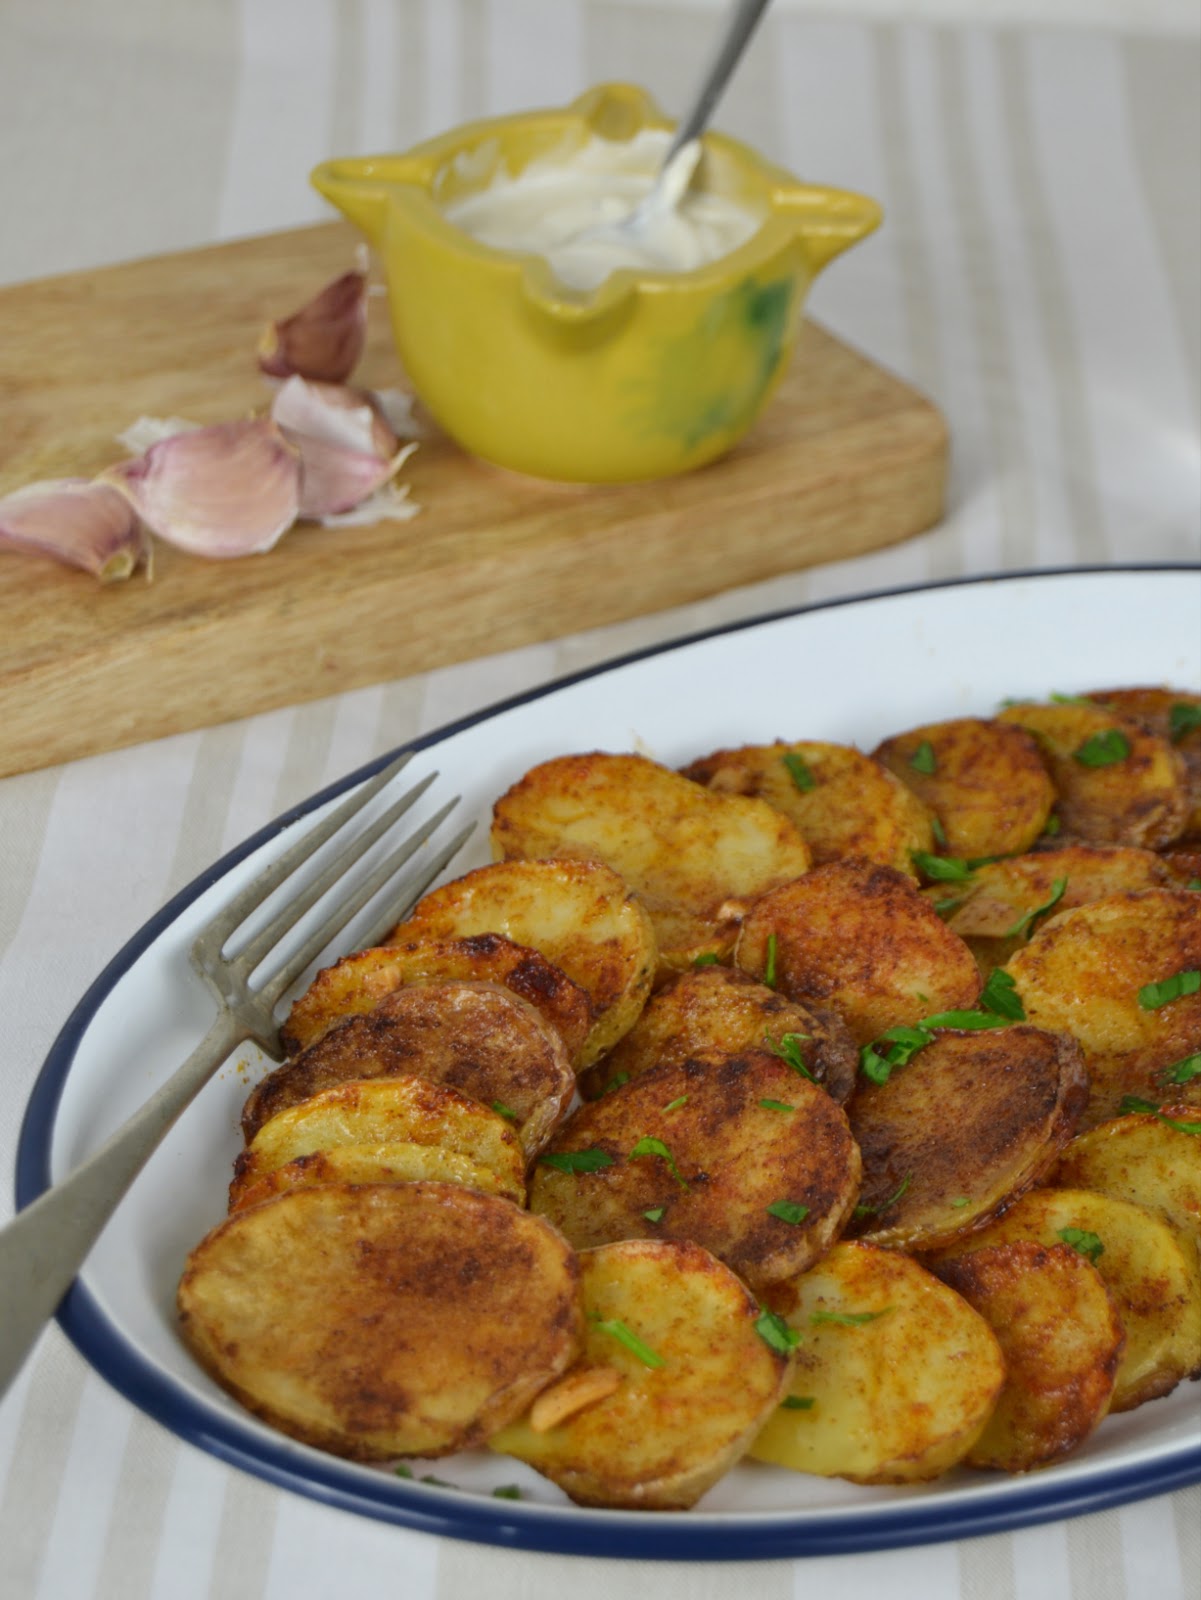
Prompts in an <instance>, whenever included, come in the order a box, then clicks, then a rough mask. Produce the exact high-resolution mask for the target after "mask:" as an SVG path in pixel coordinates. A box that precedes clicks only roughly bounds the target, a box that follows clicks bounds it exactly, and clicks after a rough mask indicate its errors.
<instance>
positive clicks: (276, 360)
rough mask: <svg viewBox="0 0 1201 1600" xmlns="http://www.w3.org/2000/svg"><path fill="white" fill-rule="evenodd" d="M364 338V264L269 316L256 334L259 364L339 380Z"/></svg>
mask: <svg viewBox="0 0 1201 1600" xmlns="http://www.w3.org/2000/svg"><path fill="white" fill-rule="evenodd" d="M366 342H367V267H366V262H365V260H364V259H363V258H362V257H360V262H359V265H358V267H357V268H356V269H355V270H354V271H353V272H344V273H343V274H342V276H341V277H340V278H335V279H334V280H333V282H332V283H327V284H326V286H325V288H324V289H322V290H321V292H320V294H318V295H315V296H314V298H313V299H312V300H310V301H309V302H308V304H307V305H304V306H301V308H300V310H299V311H295V312H293V313H292V315H291V316H290V317H285V318H284V319H283V321H282V322H273V323H271V324H270V326H269V327H267V328H266V329H265V330H264V332H263V335H262V337H261V338H260V340H259V348H258V359H259V367H260V368H261V370H262V371H263V372H265V373H266V374H267V376H268V377H269V378H290V377H292V376H293V375H297V376H299V377H302V378H315V379H317V380H319V381H321V382H324V383H342V382H344V381H345V380H346V379H347V378H349V377H350V374H351V373H352V372H353V371H354V369H355V367H356V366H357V365H358V363H359V358H360V357H361V356H362V354H363V346H364V345H365V344H366Z"/></svg>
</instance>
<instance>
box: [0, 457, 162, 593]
mask: <svg viewBox="0 0 1201 1600" xmlns="http://www.w3.org/2000/svg"><path fill="white" fill-rule="evenodd" d="M0 549H7V550H22V551H27V552H28V553H30V554H33V555H45V556H51V557H53V558H54V560H56V561H61V562H64V563H65V564H66V565H67V566H72V567H81V568H82V569H83V570H84V571H85V572H90V573H91V574H92V575H93V576H94V577H96V578H99V579H100V581H101V583H112V582H114V581H115V580H117V579H120V578H128V577H129V575H130V573H131V572H132V571H133V570H134V568H135V567H136V566H137V565H138V563H139V562H140V561H143V560H146V559H147V558H148V555H149V543H148V541H147V538H146V533H145V530H144V528H143V527H142V525H141V523H140V522H139V520H138V517H137V513H136V511H135V509H134V507H133V506H131V505H130V504H129V502H128V501H127V500H126V499H125V498H124V496H122V495H120V494H118V492H117V491H116V489H114V488H112V487H111V486H110V485H109V484H106V483H98V482H93V481H92V480H91V479H88V478H52V479H49V480H47V481H45V482H43V483H31V484H29V485H28V486H27V487H26V488H24V489H18V490H16V491H15V493H13V494H10V495H6V496H5V497H4V498H3V499H0Z"/></svg>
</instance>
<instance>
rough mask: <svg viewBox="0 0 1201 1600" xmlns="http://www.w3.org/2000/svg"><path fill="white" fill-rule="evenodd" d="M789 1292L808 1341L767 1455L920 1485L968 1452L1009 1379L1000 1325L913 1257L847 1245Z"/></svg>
mask: <svg viewBox="0 0 1201 1600" xmlns="http://www.w3.org/2000/svg"><path fill="white" fill-rule="evenodd" d="M777 1294H778V1295H779V1296H780V1305H781V1309H785V1300H784V1298H783V1297H784V1296H785V1295H786V1296H787V1302H788V1303H787V1307H786V1315H787V1318H788V1321H789V1322H790V1323H791V1325H792V1326H793V1328H795V1329H796V1331H797V1332H798V1333H799V1334H800V1335H801V1342H800V1344H799V1345H798V1346H797V1351H796V1358H795V1359H796V1367H795V1371H794V1373H793V1378H792V1386H791V1387H792V1393H791V1395H790V1397H789V1399H788V1400H786V1401H785V1402H784V1404H783V1405H782V1406H781V1407H780V1408H779V1410H777V1411H776V1412H775V1413H774V1414H773V1415H772V1417H771V1419H770V1421H769V1422H768V1423H767V1425H766V1427H765V1428H764V1429H763V1431H762V1433H761V1434H760V1435H759V1437H758V1438H757V1439H756V1440H755V1442H754V1444H753V1445H752V1446H751V1449H750V1454H751V1455H752V1456H753V1457H754V1458H755V1459H756V1460H758V1461H771V1462H774V1463H776V1464H777V1465H778V1466H782V1467H791V1468H792V1469H793V1471H794V1472H811V1473H816V1474H818V1475H819V1476H821V1477H825V1478H833V1477H838V1478H850V1479H851V1481H852V1482H853V1483H917V1482H924V1481H925V1480H927V1479H929V1478H936V1477H938V1476H939V1475H940V1474H941V1473H943V1472H946V1471H948V1470H949V1469H950V1468H951V1467H953V1466H954V1465H955V1463H956V1462H957V1461H960V1460H962V1459H963V1457H964V1455H965V1454H966V1453H967V1451H968V1450H970V1449H971V1447H972V1445H973V1444H974V1443H975V1441H976V1439H977V1437H978V1436H979V1434H980V1430H981V1429H982V1428H983V1427H984V1425H985V1423H986V1422H987V1420H988V1417H989V1415H990V1413H991V1411H992V1408H993V1406H994V1404H995V1402H996V1399H997V1396H998V1394H999V1393H1000V1391H1001V1385H1002V1383H1003V1381H1004V1377H1005V1365H1004V1362H1003V1360H1002V1357H1001V1351H1000V1347H999V1346H998V1344H997V1341H996V1338H995V1336H994V1335H993V1333H992V1330H991V1329H990V1328H989V1326H988V1324H987V1323H986V1322H985V1320H984V1318H983V1317H981V1316H979V1315H978V1313H977V1312H975V1311H973V1310H972V1308H971V1306H969V1305H968V1304H967V1302H966V1301H965V1300H963V1299H961V1298H960V1296H959V1295H957V1294H955V1293H954V1292H953V1291H952V1290H951V1289H948V1288H947V1287H946V1285H945V1284H942V1283H940V1282H939V1281H938V1279H937V1278H936V1277H934V1275H933V1274H932V1273H929V1272H927V1271H926V1270H925V1269H924V1268H923V1267H920V1266H919V1265H918V1264H917V1262H916V1261H911V1260H910V1259H909V1257H908V1256H902V1255H898V1254H897V1253H896V1252H895V1251H892V1250H879V1249H876V1248H875V1246H873V1245H868V1244H845V1243H844V1244H838V1245H835V1247H834V1249H833V1250H831V1251H830V1253H829V1255H828V1256H827V1257H826V1258H825V1260H824V1261H822V1262H820V1263H819V1264H818V1265H817V1266H816V1267H814V1268H812V1269H811V1270H810V1271H809V1272H806V1273H803V1274H802V1275H801V1276H800V1277H799V1278H797V1279H796V1280H794V1281H793V1282H790V1283H789V1284H787V1285H783V1286H781V1289H780V1290H779V1291H777ZM774 1298H776V1295H773V1299H774ZM789 1401H791V1402H792V1403H791V1404H790V1403H789Z"/></svg>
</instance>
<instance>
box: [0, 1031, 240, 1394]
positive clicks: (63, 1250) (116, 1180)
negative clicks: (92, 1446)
mask: <svg viewBox="0 0 1201 1600" xmlns="http://www.w3.org/2000/svg"><path fill="white" fill-rule="evenodd" d="M248 1037H249V1034H248V1032H247V1030H246V1029H245V1028H243V1027H242V1026H241V1025H240V1024H239V1023H238V1022H236V1021H235V1020H234V1018H233V1017H232V1016H231V1015H230V1013H229V1012H228V1011H225V1010H222V1012H221V1013H220V1015H219V1016H218V1017H217V1019H216V1021H215V1022H214V1023H213V1025H212V1027H211V1028H210V1029H209V1031H208V1033H207V1034H206V1035H205V1036H204V1039H203V1040H202V1041H201V1043H200V1044H198V1045H197V1047H196V1049H195V1050H193V1051H192V1054H191V1055H190V1056H189V1057H188V1059H187V1060H186V1061H185V1062H184V1063H183V1065H182V1066H181V1067H179V1068H178V1069H177V1071H175V1072H174V1073H172V1075H171V1077H170V1078H168V1079H167V1081H166V1083H164V1084H163V1086H162V1087H161V1088H160V1089H159V1090H158V1091H157V1092H156V1093H155V1094H153V1095H152V1096H151V1097H150V1099H149V1100H147V1102H146V1104H145V1105H144V1106H142V1107H141V1108H140V1110H138V1111H136V1112H135V1113H134V1115H133V1116H132V1117H130V1119H129V1121H128V1122H126V1123H125V1124H124V1125H123V1126H122V1127H120V1128H118V1129H117V1131H116V1133H114V1134H113V1136H112V1138H111V1139H109V1140H108V1142H107V1143H106V1144H105V1145H103V1146H102V1147H101V1148H100V1149H99V1150H97V1152H96V1154H95V1155H94V1156H91V1157H90V1158H89V1159H88V1160H87V1161H85V1162H84V1164H83V1165H82V1166H81V1167H78V1168H76V1170H75V1171H74V1172H73V1173H72V1174H71V1175H70V1177H69V1178H64V1180H63V1181H62V1183H59V1184H56V1185H55V1186H54V1188H52V1189H47V1190H46V1192H45V1194H42V1195H39V1196H38V1198H37V1199H36V1200H35V1201H34V1202H33V1203H32V1205H29V1206H26V1208H25V1210H24V1211H21V1212H20V1213H18V1215H17V1216H16V1217H15V1218H14V1219H13V1221H12V1222H10V1223H9V1224H8V1226H7V1227H6V1228H4V1229H0V1308H3V1309H2V1311H0V1395H3V1394H4V1392H5V1391H6V1390H7V1388H8V1386H9V1384H10V1383H11V1382H12V1380H13V1379H14V1378H15V1377H16V1375H17V1373H18V1372H19V1371H20V1370H21V1367H22V1365H23V1364H24V1361H25V1358H26V1356H27V1355H28V1354H29V1352H30V1351H31V1350H32V1348H33V1346H34V1345H35V1344H36V1342H37V1339H38V1335H39V1334H40V1333H41V1331H42V1329H43V1328H44V1327H45V1325H46V1323H47V1322H49V1321H50V1319H51V1317H52V1316H53V1315H54V1313H55V1311H56V1310H57V1308H58V1304H59V1302H60V1301H61V1300H62V1298H63V1296H64V1295H65V1294H66V1292H67V1290H68V1289H69V1288H70V1287H71V1283H72V1281H73V1279H74V1278H75V1276H76V1274H77V1273H78V1271H79V1269H80V1267H81V1266H82V1265H83V1263H84V1260H85V1258H86V1257H87V1255H88V1252H89V1251H90V1250H91V1248H92V1246H93V1245H94V1244H95V1242H96V1240H97V1239H98V1238H99V1237H100V1235H101V1233H102V1232H103V1231H104V1228H105V1225H106V1224H107V1222H108V1220H109V1218H110V1217H111V1216H112V1214H113V1212H114V1211H115V1210H116V1209H117V1206H118V1205H119V1204H120V1203H121V1200H122V1199H123V1197H124V1195H125V1192H126V1190H127V1189H128V1188H129V1186H130V1184H131V1183H132V1182H133V1180H134V1179H135V1178H136V1177H137V1175H138V1173H139V1172H140V1171H141V1170H142V1168H143V1167H144V1166H145V1165H146V1163H147V1161H149V1159H150V1157H151V1156H152V1155H153V1154H154V1151H155V1150H156V1149H157V1148H158V1145H159V1144H160V1143H161V1141H162V1140H163V1139H164V1138H165V1136H166V1134H167V1131H168V1129H169V1128H170V1127H171V1125H172V1123H173V1122H174V1121H175V1120H176V1118H177V1117H178V1116H179V1115H180V1113H181V1112H182V1111H183V1110H184V1109H185V1107H186V1106H188V1105H189V1104H190V1103H191V1102H192V1100H194V1099H195V1097H196V1095H197V1094H199V1092H200V1090H201V1089H202V1088H203V1087H204V1085H205V1084H206V1083H207V1082H208V1080H209V1079H210V1078H211V1077H212V1075H213V1073H214V1072H215V1071H216V1069H217V1068H218V1067H219V1066H220V1065H221V1063H222V1062H223V1061H224V1060H225V1059H226V1057H227V1056H228V1055H229V1053H230V1051H231V1050H233V1049H235V1048H236V1046H238V1045H239V1044H241V1043H242V1042H243V1041H244V1040H245V1039H246V1038H248Z"/></svg>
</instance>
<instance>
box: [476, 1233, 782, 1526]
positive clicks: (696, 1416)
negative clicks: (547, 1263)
mask: <svg viewBox="0 0 1201 1600" xmlns="http://www.w3.org/2000/svg"><path fill="white" fill-rule="evenodd" d="M580 1269H581V1275H582V1280H583V1300H584V1310H585V1312H586V1314H587V1318H588V1320H587V1324H586V1331H585V1345H584V1353H583V1356H582V1357H581V1362H580V1365H579V1366H578V1367H577V1368H575V1369H574V1371H575V1372H576V1373H579V1372H587V1371H588V1370H589V1369H592V1370H596V1369H604V1368H609V1369H612V1368H615V1369H616V1370H617V1372H618V1373H619V1374H620V1380H621V1381H620V1382H619V1384H618V1385H617V1386H616V1388H614V1389H612V1390H611V1391H610V1392H609V1393H607V1394H604V1395H603V1396H602V1398H600V1399H599V1400H598V1401H597V1402H596V1403H594V1404H592V1405H589V1406H587V1407H586V1408H584V1409H582V1410H579V1411H576V1412H574V1413H573V1414H572V1415H569V1416H567V1417H566V1418H565V1419H564V1420H563V1421H561V1422H560V1423H559V1424H558V1425H557V1426H555V1427H551V1428H549V1429H547V1430H546V1431H538V1430H536V1429H535V1428H534V1427H533V1426H531V1422H530V1420H529V1419H523V1420H522V1421H520V1422H514V1423H510V1424H509V1426H508V1427H507V1428H503V1429H501V1431H500V1432H499V1433H496V1434H493V1436H492V1438H491V1439H490V1440H489V1441H488V1443H489V1446H490V1448H491V1449H493V1450H498V1451H501V1452H502V1453H503V1454H505V1455H511V1456H517V1457H518V1458H519V1459H520V1460H522V1461H528V1462H529V1464H530V1465H531V1466H532V1467H535V1468H536V1469H537V1470H538V1471H539V1472H540V1473H542V1474H543V1476H544V1477H547V1478H550V1479H551V1481H552V1482H554V1483H557V1484H558V1485H559V1486H560V1488H562V1489H563V1490H564V1491H565V1492H566V1493H567V1494H568V1495H570V1496H571V1498H572V1499H573V1500H575V1501H576V1502H577V1503H578V1504H580V1505H586V1506H630V1507H643V1508H648V1509H649V1508H652V1507H658V1508H662V1509H675V1510H679V1509H682V1508H684V1507H686V1506H691V1505H694V1504H695V1503H696V1501H697V1500H699V1499H700V1497H701V1495H702V1494H704V1492H705V1490H706V1489H708V1488H710V1487H711V1486H712V1485H713V1484H714V1483H716V1482H717V1480H718V1478H720V1477H721V1476H722V1474H723V1473H724V1472H726V1471H727V1470H728V1469H729V1468H730V1467H731V1466H733V1464H734V1463H735V1461H737V1460H738V1458H739V1457H740V1456H742V1455H744V1454H745V1452H746V1449H747V1446H748V1445H749V1444H750V1442H751V1440H752V1439H753V1438H754V1436H755V1434H756V1433H757V1432H758V1430H759V1428H760V1426H761V1424H762V1423H763V1421H764V1419H765V1418H766V1417H767V1416H769V1415H770V1414H771V1412H772V1411H773V1409H774V1408H775V1406H776V1404H777V1403H778V1401H779V1399H780V1397H781V1395H782V1393H783V1391H784V1389H785V1387H786V1386H787V1383H788V1374H789V1371H790V1368H791V1363H790V1362H789V1360H788V1358H787V1357H786V1356H783V1355H780V1354H778V1353H777V1352H776V1351H775V1350H773V1349H771V1348H769V1346H768V1345H767V1344H766V1342H765V1341H764V1340H763V1339H762V1338H761V1337H760V1335H759V1334H758V1333H757V1332H756V1329H755V1324H756V1322H757V1320H758V1318H759V1315H760V1312H759V1307H758V1306H757V1305H756V1303H755V1301H754V1299H753V1298H752V1297H751V1295H749V1294H748V1293H747V1290H746V1288H745V1286H744V1285H743V1284H741V1283H740V1282H739V1281H738V1279H737V1278H736V1277H735V1276H734V1274H733V1273H732V1272H731V1271H730V1270H729V1269H728V1268H727V1267H724V1266H723V1265H722V1264H721V1262H720V1261H718V1260H716V1259H715V1257H713V1256H712V1255H710V1254H709V1252H708V1251H707V1250H703V1249H701V1247H700V1246H699V1245H695V1244H686V1243H683V1242H679V1241H666V1240H665V1241H663V1242H662V1243H660V1242H658V1241H655V1242H652V1241H650V1240H645V1239H630V1240H626V1241H624V1242H622V1243H618V1244H608V1245H603V1246H601V1247H600V1248H599V1249H596V1250H586V1251H584V1253H583V1254H582V1255H581V1256H580ZM614 1328H618V1329H624V1330H628V1332H629V1333H631V1334H632V1335H633V1336H634V1338H635V1339H636V1340H637V1341H639V1342H640V1343H641V1345H642V1346H643V1347H644V1350H645V1351H646V1352H647V1353H648V1354H649V1355H650V1356H651V1357H653V1358H654V1359H656V1360H657V1361H659V1362H661V1365H658V1366H652V1365H648V1364H647V1362H646V1360H645V1359H644V1358H643V1357H641V1356H639V1355H638V1354H637V1353H635V1352H634V1351H632V1350H630V1349H629V1348H628V1346H627V1345H626V1344H625V1343H623V1342H622V1340H621V1339H620V1337H618V1336H616V1335H615V1333H614V1332H613V1329H614ZM570 1381H571V1375H570V1374H569V1376H568V1378H567V1379H565V1380H564V1382H565V1383H569V1382H570ZM598 1387H599V1386H598Z"/></svg>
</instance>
